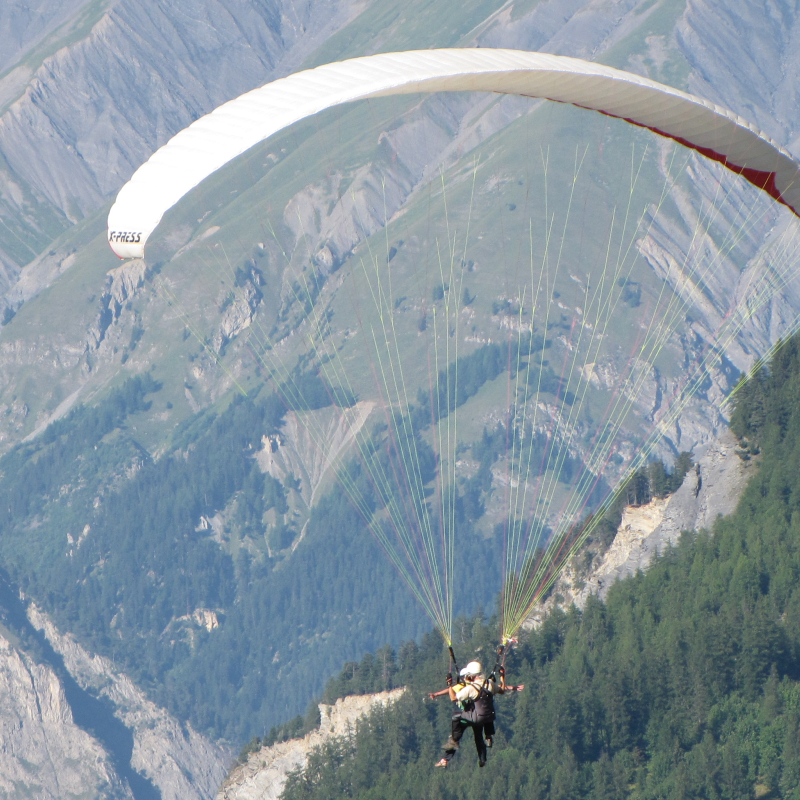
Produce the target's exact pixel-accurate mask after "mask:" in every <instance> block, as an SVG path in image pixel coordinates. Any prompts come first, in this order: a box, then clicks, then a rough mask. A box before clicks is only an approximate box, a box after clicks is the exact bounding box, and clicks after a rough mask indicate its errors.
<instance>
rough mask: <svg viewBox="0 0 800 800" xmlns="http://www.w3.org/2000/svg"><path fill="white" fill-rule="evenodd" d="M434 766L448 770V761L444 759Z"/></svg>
mask: <svg viewBox="0 0 800 800" xmlns="http://www.w3.org/2000/svg"><path fill="white" fill-rule="evenodd" d="M433 766H434V767H444V768H445V769H447V759H446V758H443V759H441V760H439V761H437V762H436V763H435V764H434V765H433Z"/></svg>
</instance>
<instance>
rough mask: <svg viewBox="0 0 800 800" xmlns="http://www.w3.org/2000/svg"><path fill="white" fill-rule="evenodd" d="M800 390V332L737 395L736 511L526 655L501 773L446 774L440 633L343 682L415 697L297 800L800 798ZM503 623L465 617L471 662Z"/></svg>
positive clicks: (458, 764) (560, 618)
mask: <svg viewBox="0 0 800 800" xmlns="http://www.w3.org/2000/svg"><path fill="white" fill-rule="evenodd" d="M799 390H800V340H798V339H797V338H795V339H793V340H791V341H790V342H788V343H787V344H785V345H784V346H783V347H782V348H780V349H779V350H778V352H777V354H776V355H775V356H774V358H773V360H772V362H771V363H770V364H769V365H768V366H762V367H761V368H760V369H759V370H758V371H757V372H756V374H755V375H754V376H752V377H751V378H750V379H749V380H748V381H747V382H746V383H744V384H742V385H740V386H739V387H738V391H737V393H736V395H735V408H734V411H733V414H732V419H731V428H732V430H733V431H734V433H735V434H736V436H737V437H739V439H740V448H739V450H738V452H739V455H740V457H742V458H745V459H749V458H752V457H754V455H757V457H758V462H757V463H758V466H757V469H756V470H755V471H754V474H753V477H752V478H751V480H750V482H749V484H748V486H747V488H746V490H745V492H744V494H743V496H742V498H741V501H740V503H739V507H738V509H737V511H736V512H735V513H734V514H733V515H731V516H729V517H727V518H721V517H720V518H718V520H717V522H716V523H715V525H714V527H713V530H711V531H706V530H704V531H695V532H688V531H687V532H684V534H683V535H682V537H681V539H680V541H679V542H678V543H677V544H676V545H675V546H674V547H671V548H669V549H668V550H666V552H663V553H661V554H660V555H659V556H658V557H657V558H656V560H655V561H654V562H653V563H652V565H651V566H650V568H649V569H648V570H647V572H646V573H638V574H637V575H635V576H634V577H631V578H629V579H627V580H624V581H620V582H618V583H617V584H615V585H614V586H613V587H612V588H611V590H610V591H609V593H608V596H607V599H606V601H605V602H601V601H599V600H597V599H592V600H590V602H589V603H588V604H587V605H586V607H585V608H584V609H583V611H578V610H576V609H574V608H573V609H572V610H570V611H568V612H563V611H555V612H554V613H552V614H551V615H550V616H549V617H548V618H547V620H546V621H545V623H544V624H543V625H542V626H541V627H540V628H539V629H538V630H536V631H533V632H531V633H529V634H527V635H526V636H525V637H524V638H523V639H522V641H521V642H520V644H519V645H518V646H517V647H515V648H514V650H513V653H512V654H511V655H510V656H509V659H508V663H507V667H508V672H509V681H510V682H513V683H519V682H521V683H525V684H526V689H525V691H524V692H523V693H521V694H512V695H509V696H506V697H502V698H499V699H498V701H497V704H496V705H497V709H498V727H499V732H498V735H497V737H496V738H495V745H494V748H493V749H492V751H490V756H489V763H488V764H487V767H486V769H478V765H477V759H476V756H475V753H474V748H473V746H472V744H471V742H469V741H467V739H468V737H465V740H464V741H462V746H461V750H460V752H459V753H458V754H457V756H456V759H455V762H454V764H453V765H451V767H450V768H449V769H448V770H446V771H445V770H438V769H437V770H435V769H434V768H433V764H434V762H435V761H436V760H437V759H438V758H439V757H440V755H441V750H440V747H441V745H442V743H443V742H444V740H445V738H446V736H447V733H448V730H449V718H450V714H451V707H450V703H449V702H448V701H447V700H446V699H444V698H440V699H438V700H437V701H433V702H432V701H430V700H428V699H426V693H427V692H428V691H431V690H434V689H439V688H441V687H442V686H443V685H444V678H445V673H446V672H447V669H448V663H449V661H448V656H447V653H446V650H444V647H443V645H442V643H441V641H440V640H439V639H438V638H437V636H436V635H434V634H432V633H431V634H428V635H427V636H425V637H423V638H422V639H421V640H420V644H419V645H417V644H415V643H414V642H407V643H405V644H403V645H402V646H400V647H399V648H398V649H397V650H393V649H391V648H383V649H382V650H380V651H378V652H376V653H375V655H373V656H368V657H366V658H364V659H363V660H362V661H360V662H359V663H350V664H348V665H346V667H345V668H344V670H343V671H342V672H341V674H340V675H339V676H338V677H337V678H335V679H334V680H332V681H330V682H329V684H328V686H327V689H326V693H325V697H324V699H326V700H328V701H332V700H333V699H334V698H335V697H337V696H342V695H346V694H349V693H360V692H365V691H375V690H379V689H384V688H390V687H394V686H407V687H408V691H407V693H406V695H405V696H404V698H403V699H402V700H401V701H399V702H398V703H397V704H396V705H395V706H394V707H392V708H390V709H388V710H379V711H376V712H374V713H372V714H371V716H369V717H368V718H367V719H366V720H365V721H364V722H362V723H361V724H360V725H359V726H358V727H357V729H356V730H355V731H354V732H353V734H352V735H351V736H349V737H346V738H344V739H340V740H334V741H332V742H330V743H329V744H327V745H325V746H324V747H322V748H321V749H319V750H317V751H316V752H314V754H313V755H312V757H311V758H310V760H309V764H308V766H307V768H306V769H305V770H304V771H303V772H298V773H295V774H293V775H292V776H291V777H290V780H289V782H288V783H287V786H286V788H285V790H284V800H301V799H302V800H316V798H319V800H333V798H344V797H347V798H369V800H379V798H387V800H388V798H392V800H403V799H404V798H408V800H411V799H412V798H415V799H417V798H431V799H433V798H436V800H442V799H444V800H456V799H458V800H461V799H462V798H463V800H472V798H475V799H476V800H477V798H490V800H500V798H503V799H504V800H516V799H517V798H519V800H533V799H534V798H549V800H576V799H577V798H587V800H588V799H589V798H591V799H592V800H601V798H602V800H607V799H608V800H610V799H611V798H637V799H638V798H641V799H642V800H644V799H645V798H647V799H649V798H653V800H655V799H656V798H670V800H672V799H673V798H674V800H679V799H682V798H686V799H687V800H688V799H689V798H705V799H707V800H740V799H741V800H745V798H787V799H788V798H798V797H800V582H799V581H798V578H799V577H800V391H799ZM498 629H499V626H498V621H497V620H496V619H489V620H486V619H484V618H483V617H482V616H477V617H473V618H472V619H469V620H467V619H461V620H460V621H459V625H458V626H457V632H458V641H457V642H456V652H457V655H458V656H459V658H460V659H461V661H462V663H463V662H466V661H467V660H468V659H471V658H473V657H477V658H479V659H482V660H483V662H484V663H485V664H486V663H490V662H492V661H493V655H492V654H493V647H494V645H495V644H496V642H495V640H494V637H496V636H497V631H498ZM310 719H311V715H309V720H310ZM301 723H302V720H296V721H295V726H296V728H297V727H301ZM290 732H291V731H288V730H285V731H282V730H279V729H276V730H274V731H273V732H272V734H271V739H270V740H274V739H275V738H280V737H281V736H282V735H285V734H286V733H290Z"/></svg>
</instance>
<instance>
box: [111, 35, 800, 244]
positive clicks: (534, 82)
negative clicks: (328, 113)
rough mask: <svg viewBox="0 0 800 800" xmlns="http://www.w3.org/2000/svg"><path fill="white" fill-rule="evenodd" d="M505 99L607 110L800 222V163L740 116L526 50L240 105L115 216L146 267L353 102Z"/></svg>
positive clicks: (344, 71)
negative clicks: (172, 212)
mask: <svg viewBox="0 0 800 800" xmlns="http://www.w3.org/2000/svg"><path fill="white" fill-rule="evenodd" d="M454 91H469V92H497V93H501V94H516V95H523V96H527V97H535V98H543V99H549V100H555V101H558V102H561V103H569V104H572V105H575V106H579V107H582V108H586V109H590V110H595V111H599V112H601V113H603V114H607V115H609V116H612V117H617V118H621V119H624V120H626V121H628V122H630V123H632V124H634V125H638V126H641V127H644V128H648V129H650V130H652V131H654V132H655V133H657V134H659V135H661V136H666V137H668V138H670V139H674V140H675V141H677V142H679V143H680V144H682V145H685V146H686V147H689V148H691V149H694V150H696V151H697V152H699V153H700V154H701V155H703V156H706V157H708V158H711V159H713V160H715V161H718V162H720V163H722V164H723V165H725V166H726V167H727V168H728V169H730V170H732V171H733V172H736V173H738V174H741V175H742V176H743V177H744V178H746V179H747V180H749V181H750V182H751V183H753V184H754V185H756V186H757V187H758V188H759V189H763V190H764V191H766V192H768V193H769V194H770V195H771V196H772V197H773V198H775V199H776V200H777V201H779V202H781V203H784V204H785V205H787V206H789V207H790V208H791V209H792V210H793V211H794V212H795V213H798V210H799V209H800V181H798V176H799V175H800V172H799V169H800V168H799V167H798V163H797V161H796V160H795V159H794V158H793V157H792V156H791V154H790V153H788V152H787V151H785V150H784V149H782V148H781V147H780V146H779V145H778V144H776V143H775V142H773V141H772V140H771V139H769V138H768V137H767V136H765V135H764V134H763V133H761V132H759V131H758V130H757V129H756V128H754V127H753V126H752V125H750V124H749V123H748V122H747V121H745V120H744V119H742V118H741V117H739V116H737V115H736V114H733V113H732V112H730V111H727V110H726V109H724V108H721V107H720V106H717V105H714V104H713V103H710V102H708V101H706V100H703V99H701V98H699V97H695V96H693V95H690V94H687V93H685V92H681V91H678V90H677V89H673V88H671V87H668V86H664V85H662V84H660V83H657V82H655V81H652V80H649V79H647V78H643V77H641V76H639V75H632V74H630V73H627V72H623V71H621V70H617V69H613V68H611V67H606V66H603V65H601V64H593V63H589V62H587V61H582V60H580V59H576V58H567V57H565V56H554V55H548V54H544V53H528V52H523V51H518V50H499V49H498V50H492V49H478V48H468V49H446V50H419V51H409V52H403V53H383V54H379V55H373V56H365V57H363V58H354V59H350V60H347V61H341V62H337V63H333V64H326V65H324V66H321V67H316V68H315V69H310V70H305V71H303V72H298V73H296V74H294V75H290V76H289V77H287V78H282V79H280V80H277V81H274V82H272V83H269V84H267V85H266V86H263V87H261V88H260V89H254V90H253V91H250V92H247V93H246V94H243V95H241V96H240V97H238V98H236V99H235V100H231V101H229V102H227V103H225V104H223V105H221V106H220V107H219V108H217V109H216V110H215V111H213V112H211V113H210V114H208V115H206V116H204V117H202V118H201V119H199V120H197V121H196V122H194V123H192V124H191V125H190V126H189V127H188V128H186V129H185V130H183V131H181V132H180V133H178V134H177V135H176V136H174V137H173V138H172V139H171V140H170V141H169V142H168V143H167V144H166V145H164V146H163V147H161V148H160V149H159V150H157V151H156V152H155V153H154V154H153V155H152V156H151V158H150V159H149V160H148V161H147V162H146V163H145V164H143V165H142V166H141V167H139V169H138V170H137V171H136V172H135V173H134V175H133V177H132V178H131V180H130V181H129V182H128V183H127V184H125V186H123V187H122V190H121V191H120V193H119V195H118V196H117V200H116V202H115V203H114V205H113V207H112V208H111V211H110V213H109V216H108V241H109V244H110V245H111V248H112V250H113V251H114V252H115V253H116V254H117V255H118V256H119V257H120V258H142V257H144V248H145V245H146V243H147V240H148V237H149V236H150V234H151V233H152V232H153V231H154V230H155V228H156V227H157V226H158V224H159V222H160V221H161V218H162V216H163V215H164V213H165V212H166V211H167V210H168V209H169V208H171V207H172V206H173V205H175V203H177V202H178V201H179V200H180V199H181V197H183V196H184V195H185V194H186V193H187V192H189V191H190V190H191V189H193V188H194V187H195V186H197V185H198V184H199V183H200V182H201V181H202V180H204V179H205V178H207V177H208V176H209V175H211V174H212V173H214V172H215V171H216V170H218V169H220V168H221V167H223V166H224V165H225V164H227V163H228V162H229V161H231V160H232V159H234V158H236V157H237V156H239V155H241V154H242V153H244V152H245V151H247V150H249V149H250V148H251V147H253V146H254V145H256V144H258V143H259V142H261V141H263V140H264V139H266V138H268V137H269V136H271V135H273V134H274V133H277V132H278V131H280V130H282V129H283V128H286V127H287V126H289V125H291V124H293V123H295V122H298V121H299V120H302V119H304V118H306V117H309V116H311V115H313V114H316V113H318V112H320V111H323V110H324V109H326V108H331V107H333V106H336V105H340V104H342V103H347V102H352V101H355V100H363V99H368V98H374V97H386V96H390V95H399V94H411V93H416V92H454Z"/></svg>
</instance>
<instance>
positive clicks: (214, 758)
mask: <svg viewBox="0 0 800 800" xmlns="http://www.w3.org/2000/svg"><path fill="white" fill-rule="evenodd" d="M28 618H29V619H30V622H31V624H32V625H33V626H34V627H35V628H36V629H37V630H40V631H42V632H43V633H44V635H45V637H46V638H47V640H48V641H49V642H50V644H51V645H52V647H53V649H54V650H55V651H56V652H57V653H58V654H59V655H60V656H61V657H62V658H63V659H64V665H65V667H66V668H67V670H68V671H69V673H70V674H71V675H72V677H73V678H74V679H75V680H76V681H77V682H78V684H79V685H80V686H81V688H83V689H85V690H87V691H89V692H91V693H92V694H94V695H95V696H99V697H104V698H106V699H107V700H108V701H109V702H110V703H111V705H112V707H113V709H114V715H115V716H116V717H117V718H118V719H119V720H121V721H122V722H123V724H124V725H125V726H126V727H127V728H129V729H130V730H131V731H132V732H133V754H132V757H131V767H132V768H133V769H135V770H136V771H138V772H139V773H141V774H142V775H145V776H146V777H147V778H148V779H149V780H150V781H151V782H152V783H153V785H154V786H155V787H157V788H158V790H159V791H160V792H161V797H162V800H204V798H208V797H210V796H212V794H213V793H214V791H215V790H216V788H217V787H218V786H219V784H220V782H221V781H222V779H223V777H224V775H225V769H226V767H227V765H228V763H229V762H230V757H231V753H230V751H229V750H228V749H227V748H225V747H222V746H220V745H216V744H213V743H212V742H210V741H208V740H207V739H206V738H205V737H203V736H201V735H200V734H199V733H197V732H196V731H195V730H193V729H192V727H191V726H189V725H182V724H181V723H180V722H178V720H176V719H174V718H173V717H172V716H170V715H169V714H168V713H167V712H166V711H164V709H162V708H159V707H158V706H156V705H155V704H154V703H152V702H151V701H150V700H148V699H147V697H146V696H145V694H144V693H143V692H142V691H141V690H140V689H138V688H137V687H136V686H135V685H134V683H133V682H132V681H131V680H130V678H128V677H127V676H126V675H124V674H123V673H120V672H118V671H117V670H116V669H115V668H114V666H113V664H112V663H111V662H110V661H109V660H108V659H107V658H103V657H102V656H97V655H91V654H90V653H87V652H86V651H85V650H84V649H83V648H82V647H81V646H80V645H79V644H78V643H77V642H76V641H75V640H74V639H73V638H72V636H70V635H68V634H66V635H65V634H62V633H60V632H59V631H58V630H57V629H56V627H55V626H54V625H53V623H52V622H51V621H50V620H49V619H48V617H47V616H46V615H45V614H43V613H42V612H41V611H40V610H39V609H38V608H37V607H36V606H35V605H34V604H30V605H29V607H28ZM62 796H63V795H62Z"/></svg>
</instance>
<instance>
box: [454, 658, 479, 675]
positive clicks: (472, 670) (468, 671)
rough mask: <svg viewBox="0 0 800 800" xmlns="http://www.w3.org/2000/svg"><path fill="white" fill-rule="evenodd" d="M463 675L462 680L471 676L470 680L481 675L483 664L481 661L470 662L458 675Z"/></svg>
mask: <svg viewBox="0 0 800 800" xmlns="http://www.w3.org/2000/svg"><path fill="white" fill-rule="evenodd" d="M458 674H459V675H461V677H462V678H464V677H467V676H469V677H470V678H473V677H475V676H476V675H480V674H481V662H480V661H470V662H469V664H467V666H466V667H464V669H462V670H461V672H459V673H458Z"/></svg>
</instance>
